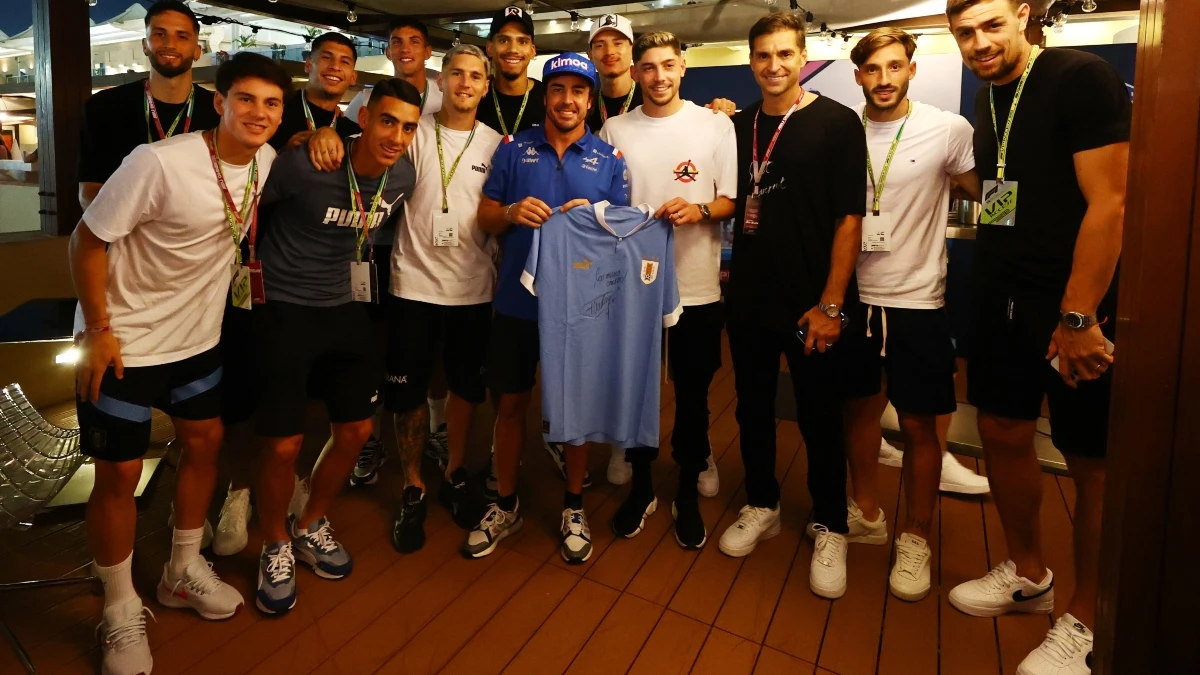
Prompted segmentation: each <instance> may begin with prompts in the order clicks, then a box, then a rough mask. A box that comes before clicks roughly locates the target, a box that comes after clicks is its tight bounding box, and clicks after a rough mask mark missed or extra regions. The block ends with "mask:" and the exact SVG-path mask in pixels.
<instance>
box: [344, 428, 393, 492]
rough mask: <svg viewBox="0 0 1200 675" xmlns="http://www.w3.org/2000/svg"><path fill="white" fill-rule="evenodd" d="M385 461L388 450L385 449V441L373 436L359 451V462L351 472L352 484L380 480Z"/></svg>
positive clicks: (368, 483)
mask: <svg viewBox="0 0 1200 675" xmlns="http://www.w3.org/2000/svg"><path fill="white" fill-rule="evenodd" d="M385 463H387V452H385V451H384V447H383V443H381V442H380V441H378V440H376V439H375V438H371V439H370V440H368V441H367V442H366V443H365V444H364V445H363V448H362V450H361V451H360V452H359V453H358V462H356V463H355V464H354V470H353V471H351V472H350V484H351V485H353V486H354V487H362V486H363V485H374V484H375V481H377V480H379V469H381V468H383V465H384V464H385Z"/></svg>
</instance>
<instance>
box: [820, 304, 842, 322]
mask: <svg viewBox="0 0 1200 675" xmlns="http://www.w3.org/2000/svg"><path fill="white" fill-rule="evenodd" d="M817 309H819V310H821V311H822V312H824V313H825V316H827V317H829V318H831V319H836V318H838V317H839V316H841V315H842V307H841V305H835V304H828V305H827V304H825V303H823V302H820V303H817Z"/></svg>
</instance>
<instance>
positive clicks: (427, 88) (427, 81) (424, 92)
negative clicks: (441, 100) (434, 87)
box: [421, 80, 429, 114]
mask: <svg viewBox="0 0 1200 675" xmlns="http://www.w3.org/2000/svg"><path fill="white" fill-rule="evenodd" d="M428 95H429V80H425V91H422V92H421V114H425V97H426V96H428Z"/></svg>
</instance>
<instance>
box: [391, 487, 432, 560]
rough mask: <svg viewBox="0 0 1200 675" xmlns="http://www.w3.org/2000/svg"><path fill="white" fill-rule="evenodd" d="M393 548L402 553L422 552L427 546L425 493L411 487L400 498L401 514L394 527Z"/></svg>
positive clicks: (405, 489)
mask: <svg viewBox="0 0 1200 675" xmlns="http://www.w3.org/2000/svg"><path fill="white" fill-rule="evenodd" d="M392 546H393V547H394V548H395V549H396V550H397V551H399V552H401V553H413V552H415V551H420V550H421V548H422V547H424V546H425V493H424V492H421V488H419V487H417V486H415V485H410V486H408V487H406V488H404V494H403V495H401V497H400V514H399V515H398V516H397V517H396V522H395V523H394V524H393V525H392Z"/></svg>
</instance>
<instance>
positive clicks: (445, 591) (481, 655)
mask: <svg viewBox="0 0 1200 675" xmlns="http://www.w3.org/2000/svg"><path fill="white" fill-rule="evenodd" d="M725 364H726V365H725V367H723V368H722V369H721V371H720V372H718V373H717V376H716V378H714V382H713V386H712V389H711V391H710V409H711V411H712V415H711V428H710V440H711V442H712V448H713V454H714V459H715V460H716V462H717V465H718V467H719V469H720V476H721V487H720V491H719V493H718V494H717V496H716V497H714V498H711V499H702V502H701V512H702V513H703V515H704V518H705V522H706V523H707V524H708V525H709V528H710V539H709V543H708V545H707V546H705V548H704V549H703V550H701V551H699V552H690V551H684V550H682V549H680V548H679V546H678V545H677V544H676V543H675V539H674V531H673V523H672V520H671V516H670V510H671V509H670V505H671V499H672V498H673V496H674V493H675V488H676V487H677V486H676V481H677V476H678V471H677V469H676V467H675V465H674V463H673V462H672V461H671V460H670V456H669V455H670V450H669V442H668V440H669V438H670V431H671V427H672V425H673V422H674V419H673V415H674V392H673V390H672V388H671V386H670V384H669V383H668V384H666V385H664V387H663V396H662V414H663V424H662V438H663V450H662V453H661V454H662V457H661V458H660V460H659V461H658V462H657V463H656V464H655V483H656V486H657V492H658V496H659V509H658V512H657V513H656V514H655V515H654V516H652V517H651V518H650V519H649V521H648V522H647V524H646V529H645V531H644V532H643V533H642V534H641V535H639V536H638V537H637V538H635V539H632V540H625V539H619V540H618V539H617V538H616V537H614V536H613V534H612V531H611V529H610V528H609V522H610V520H611V518H612V515H613V513H614V512H615V511H616V508H617V507H618V506H619V505H620V503H621V500H622V499H623V498H624V495H625V494H626V488H617V487H615V486H612V485H610V484H608V482H607V481H606V480H605V469H606V466H607V460H608V451H607V448H599V447H598V448H594V449H593V451H592V453H591V457H590V463H589V466H590V470H591V473H592V477H593V481H594V483H595V485H594V486H593V487H592V488H590V489H589V490H588V491H587V493H586V495H585V505H586V508H587V511H588V514H589V520H590V523H591V526H592V533H593V538H594V544H595V550H594V553H593V556H592V558H591V560H590V561H589V562H588V563H587V564H585V565H583V566H579V567H572V566H567V565H565V564H563V562H562V560H561V559H560V558H559V556H558V553H557V548H556V547H557V529H558V524H559V518H560V511H561V499H562V497H561V495H562V487H561V485H562V483H561V480H560V479H559V478H558V477H557V475H556V472H555V470H554V469H553V468H552V466H551V463H550V460H549V459H548V458H547V457H546V455H545V454H544V453H543V452H542V451H541V449H540V445H541V443H540V439H538V438H537V437H536V435H533V436H532V437H531V438H530V439H529V442H528V445H527V447H526V451H525V455H524V465H523V467H522V470H521V478H522V484H521V500H522V507H523V510H524V515H525V518H526V524H525V528H524V529H523V531H522V532H521V533H520V534H519V535H517V536H515V537H513V538H510V539H508V540H506V541H505V542H504V543H503V544H501V546H500V547H499V549H498V550H497V552H496V553H494V554H493V555H491V556H488V557H486V558H483V559H481V560H468V559H465V558H463V557H462V556H461V555H460V554H459V552H458V549H459V546H460V545H461V543H462V539H463V536H464V534H465V533H464V532H463V531H462V530H460V529H459V528H457V527H456V526H455V525H454V524H453V523H452V522H451V521H450V519H449V517H448V516H447V514H446V513H445V511H444V510H443V509H442V508H441V507H440V506H439V505H437V503H436V500H432V499H431V500H430V501H431V503H430V511H429V518H428V521H427V523H426V530H427V536H428V539H427V542H426V545H425V548H424V549H423V550H422V551H420V552H418V553H416V554H412V555H400V554H397V553H396V552H395V551H394V550H393V549H392V547H391V543H390V531H389V527H390V522H391V517H392V512H393V508H394V503H393V502H394V500H395V498H396V496H397V495H398V494H399V491H400V487H401V476H400V471H399V466H398V464H399V462H398V461H393V462H391V463H389V464H388V465H387V466H386V467H385V470H384V472H383V476H382V479H381V481H380V482H379V483H377V484H376V485H374V486H372V487H370V488H367V489H363V490H352V489H350V488H347V489H346V490H345V491H344V492H343V493H342V495H341V496H339V498H338V499H337V500H336V501H335V503H334V505H333V507H332V509H331V513H330V514H329V517H330V521H331V523H333V524H334V526H335V527H336V532H337V536H338V537H339V539H340V540H341V541H342V542H343V543H344V544H346V546H347V547H348V548H349V549H350V550H351V552H352V553H354V554H355V570H354V573H353V574H351V575H350V576H349V577H348V578H346V579H344V580H342V581H337V582H330V581H324V580H321V579H319V578H317V577H316V576H314V575H312V574H311V573H309V572H308V571H307V570H305V571H303V572H301V573H300V577H299V584H300V596H299V602H298V604H297V606H296V609H295V610H294V611H292V612H291V613H290V614H288V615H287V616H285V617H283V618H280V619H267V618H264V617H263V616H261V615H260V614H259V613H258V612H257V611H256V610H254V609H253V608H250V609H247V610H245V611H242V612H240V613H239V614H238V615H237V616H236V617H234V618H233V619H230V620H229V621H225V622H206V621H203V620H201V619H199V618H198V617H197V616H195V615H193V614H191V613H188V612H182V611H176V610H169V609H165V608H160V607H159V606H158V605H157V603H155V602H154V601H153V599H152V598H153V592H154V587H155V584H156V583H157V581H158V578H159V576H160V574H161V570H162V565H163V564H164V563H165V561H166V558H167V555H168V553H169V548H170V530H169V529H168V528H167V527H166V518H167V515H168V513H169V504H170V502H169V500H170V497H171V492H172V483H173V480H174V474H173V472H172V471H171V470H170V469H169V468H164V469H163V470H162V471H161V472H160V474H159V475H158V476H157V477H156V479H155V481H156V483H157V489H156V490H154V491H153V492H152V493H151V494H150V495H149V496H148V497H147V498H145V499H143V500H142V503H140V504H139V513H140V515H139V522H138V543H137V546H136V548H135V558H134V560H135V562H134V579H135V583H136V585H137V588H138V590H139V592H140V593H141V594H142V596H143V597H144V598H146V599H147V605H148V606H149V607H150V608H151V609H152V610H153V611H155V613H156V617H157V621H156V622H150V625H149V629H148V630H149V634H150V639H151V644H152V645H153V647H154V650H155V670H154V672H155V673H156V674H160V673H161V674H174V673H198V674H206V673H218V674H219V675H235V674H240V673H251V672H252V673H264V674H265V673H280V674H283V673H286V674H288V675H292V674H294V673H344V674H347V675H349V674H354V675H358V674H362V673H404V674H406V675H407V674H413V675H419V674H423V673H436V672H442V673H464V674H467V673H469V674H471V675H499V674H500V673H505V674H508V673H512V674H524V673H531V674H537V675H545V674H548V673H549V674H553V673H571V674H572V675H575V674H591V673H596V674H608V673H651V674H655V675H657V674H659V673H689V672H690V673H721V674H727V675H738V674H751V673H756V674H768V673H787V674H788V675H794V674H797V673H821V674H824V675H860V674H867V673H881V674H884V675H891V674H897V675H907V674H909V673H913V674H924V673H939V672H940V673H947V674H954V675H957V674H959V673H993V674H1003V675H1007V674H1010V673H1012V672H1013V671H1014V670H1015V669H1016V665H1017V663H1018V662H1019V661H1020V659H1021V658H1022V657H1023V656H1024V654H1025V653H1026V652H1028V651H1029V650H1030V649H1032V648H1033V647H1034V646H1036V645H1037V644H1038V642H1040V640H1041V639H1042V636H1043V634H1044V633H1045V630H1046V629H1047V628H1048V627H1049V625H1050V624H1049V619H1048V618H1047V617H1045V616H1011V617H1000V618H997V619H977V618H973V617H968V616H965V615H963V614H960V613H959V612H957V611H955V610H954V609H953V608H952V607H951V606H950V604H949V602H948V601H947V595H948V593H949V590H950V589H951V588H953V586H954V585H956V584H958V583H960V582H962V581H966V580H968V579H970V578H974V577H977V576H980V575H982V574H984V573H985V572H986V571H987V570H988V569H989V567H990V566H992V565H995V564H997V563H998V562H1000V561H1001V560H1002V559H1003V556H1004V538H1003V533H1002V531H1001V529H1000V523H999V518H998V516H997V514H996V510H995V507H994V505H993V504H992V502H991V501H990V500H989V499H979V498H955V497H942V498H941V500H940V508H939V511H938V521H937V527H936V528H935V532H934V533H933V534H932V537H931V542H930V543H931V546H932V548H933V550H934V551H935V554H936V555H935V560H934V563H933V580H934V584H935V586H934V589H933V592H932V593H931V594H930V596H929V597H928V598H926V599H925V600H923V601H921V602H919V603H905V602H902V601H899V600H897V599H896V598H894V597H892V596H890V594H889V593H888V591H887V575H888V570H889V566H890V556H891V546H890V543H889V545H888V546H865V545H855V546H852V547H851V549H850V553H849V564H848V566H849V575H850V586H849V590H848V591H847V593H846V595H845V597H843V598H842V599H840V600H838V601H836V602H830V601H827V600H824V599H821V598H818V597H816V596H814V595H813V594H812V593H811V591H809V588H808V567H809V558H810V557H811V555H812V542H811V541H809V540H808V539H807V537H805V536H804V534H803V532H804V526H805V524H806V523H807V522H808V517H809V511H810V510H811V501H810V499H809V496H808V492H807V490H806V488H805V480H806V477H807V460H806V455H805V449H804V442H803V439H802V438H801V436H800V432H799V429H798V428H797V427H796V424H795V423H794V422H789V421H782V422H780V423H779V425H778V429H777V431H778V453H777V466H776V471H777V475H778V476H779V478H780V482H781V485H782V492H783V531H782V533H781V534H780V536H778V537H776V538H774V539H772V540H769V541H766V542H763V543H762V544H760V545H759V547H758V549H757V550H756V551H755V552H754V553H753V554H752V555H750V556H748V557H746V558H742V559H734V558H729V557H727V556H725V555H723V554H721V553H720V551H719V550H718V548H717V541H716V540H717V539H718V538H719V536H720V534H721V532H723V531H724V529H725V528H726V527H728V526H729V525H730V524H732V523H733V522H734V521H735V520H736V519H737V516H738V510H739V509H740V508H741V507H742V505H743V504H744V503H745V492H744V487H743V479H744V471H743V469H742V463H741V454H740V453H741V446H740V442H739V437H738V427H737V422H736V420H735V418H734V410H735V406H736V401H735V399H734V389H733V384H734V379H733V373H732V369H731V368H730V366H729V356H728V353H726V355H725ZM536 400H537V397H536V396H535V401H536ZM536 407H537V406H536V404H535V406H534V408H535V409H534V410H532V411H531V413H530V419H531V420H537V419H538V410H537V409H536ZM313 412H314V414H313V415H310V417H312V418H313V419H312V420H311V424H310V427H311V428H312V430H313V433H312V434H310V438H309V439H308V442H307V444H306V455H308V456H309V461H310V462H311V461H312V457H313V456H314V455H315V452H316V450H319V448H320V446H321V445H322V443H323V441H324V436H323V433H322V429H323V425H324V421H323V419H322V418H321V414H320V413H319V411H318V410H316V409H314V411H313ZM536 428H538V427H537V425H534V424H531V425H530V429H536ZM490 431H491V411H490V408H489V406H482V407H481V409H480V411H479V414H478V416H477V420H476V423H475V425H474V427H473V430H472V439H471V444H470V446H471V450H470V460H471V465H472V466H473V467H476V468H478V467H482V466H483V465H484V463H485V462H486V461H487V448H488V446H489V445H490V438H489V437H490ZM385 440H387V442H388V443H389V444H390V443H391V439H390V433H388V432H385ZM962 461H963V462H964V463H965V464H967V465H968V466H970V467H972V468H976V469H979V470H982V469H983V467H982V463H981V462H976V460H973V459H969V458H963V460H962ZM880 471H881V487H882V494H881V498H882V499H881V503H882V504H883V505H884V509H885V512H886V514H887V518H888V521H889V523H891V524H892V526H893V528H894V526H895V524H896V523H897V522H899V521H900V520H901V518H902V517H903V510H904V499H903V486H902V485H901V480H900V473H899V471H898V470H896V469H891V468H887V467H880ZM437 480H438V478H437V476H436V475H434V473H432V472H427V481H429V483H430V485H431V486H436V484H437ZM1044 480H1045V487H1046V491H1045V498H1044V500H1043V503H1042V518H1041V526H1042V536H1043V538H1044V540H1045V541H1046V542H1047V544H1048V545H1051V547H1050V548H1049V549H1048V550H1047V555H1046V558H1047V563H1048V564H1049V565H1050V566H1051V567H1052V568H1053V569H1054V570H1055V573H1056V574H1057V579H1056V585H1057V586H1058V592H1059V594H1060V597H1063V598H1066V597H1067V595H1068V594H1069V593H1070V590H1071V589H1072V588H1073V586H1074V579H1073V578H1072V573H1071V549H1070V546H1069V542H1070V524H1071V517H1072V509H1073V508H1074V496H1075V493H1074V486H1073V484H1072V483H1071V481H1070V479H1069V478H1064V477H1055V476H1050V475H1046V476H1045V478H1044ZM219 508H220V503H219V500H218V502H217V503H214V505H213V517H214V519H215V518H216V515H217V510H218V509H219ZM81 518H82V510H81V509H79V508H75V509H74V510H69V509H68V510H62V511H60V512H57V513H53V514H48V517H46V518H44V520H43V521H42V522H39V523H38V524H37V525H36V526H35V527H33V528H32V529H30V530H28V531H26V532H20V533H16V532H11V533H10V532H5V533H3V534H0V556H3V557H2V559H3V560H4V563H3V565H0V581H15V580H21V579H29V578H35V577H47V576H49V577H58V576H67V575H72V574H76V575H78V574H84V573H86V572H87V565H88V562H89V560H90V555H89V553H88V550H87V544H86V536H85V532H84V528H83V526H82V523H81ZM260 539H261V535H260V533H259V531H258V530H257V529H256V526H255V524H254V523H252V528H251V544H250V545H249V546H248V547H247V548H246V550H244V551H243V552H242V553H240V554H238V555H236V556H232V557H230V558H215V559H214V558H213V557H212V556H210V560H213V562H214V563H215V569H216V570H217V572H218V573H220V574H221V576H222V578H224V579H225V580H227V581H229V582H230V583H232V584H233V585H234V586H235V587H236V588H237V589H238V590H239V591H241V592H242V593H243V595H244V596H245V597H247V598H251V597H252V592H253V585H254V581H255V575H256V563H257V557H258V553H259V545H260V544H259V542H260ZM101 608H102V599H101V598H100V596H99V595H98V594H97V593H96V592H95V591H94V590H93V589H88V588H86V587H70V588H62V589H50V590H46V591H33V592H28V591H21V592H15V593H8V594H6V595H5V597H4V602H3V603H0V615H2V616H3V617H4V619H5V620H6V621H7V622H8V623H9V625H10V626H12V627H13V629H14V631H15V632H16V634H17V635H18V637H19V638H20V639H21V640H22V641H23V642H24V644H25V646H26V648H27V649H28V650H29V651H30V653H31V654H32V656H33V659H34V661H35V663H36V664H37V665H38V667H39V668H40V669H41V672H43V673H92V672H96V670H97V665H98V660H99V653H98V651H97V648H96V646H95V635H94V631H95V626H96V624H97V623H98V621H99V615H100V611H101ZM18 668H19V667H18V665H17V662H16V660H15V658H13V656H12V655H11V654H10V653H9V652H8V651H7V649H6V648H3V647H0V672H4V673H10V672H12V673H16V672H19V670H18Z"/></svg>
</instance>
